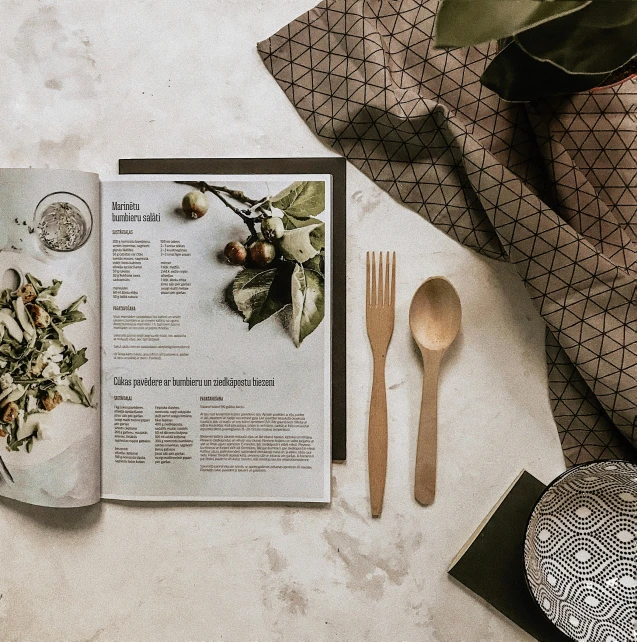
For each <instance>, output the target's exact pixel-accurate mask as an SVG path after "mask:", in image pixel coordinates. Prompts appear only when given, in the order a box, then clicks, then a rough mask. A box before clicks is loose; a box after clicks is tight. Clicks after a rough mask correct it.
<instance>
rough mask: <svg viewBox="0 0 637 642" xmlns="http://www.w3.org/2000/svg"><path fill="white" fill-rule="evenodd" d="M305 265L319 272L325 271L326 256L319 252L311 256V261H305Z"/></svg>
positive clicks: (307, 268) (308, 268) (306, 267)
mask: <svg viewBox="0 0 637 642" xmlns="http://www.w3.org/2000/svg"><path fill="white" fill-rule="evenodd" d="M303 267H304V268H305V269H306V270H314V271H315V272H319V273H320V274H324V273H325V270H324V268H325V266H324V257H323V255H322V254H317V255H316V256H315V257H314V258H311V259H310V260H309V261H305V263H303Z"/></svg>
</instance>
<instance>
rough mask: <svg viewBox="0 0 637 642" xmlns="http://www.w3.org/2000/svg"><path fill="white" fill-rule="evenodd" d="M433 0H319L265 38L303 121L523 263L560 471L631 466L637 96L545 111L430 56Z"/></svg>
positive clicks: (618, 91)
mask: <svg viewBox="0 0 637 642" xmlns="http://www.w3.org/2000/svg"><path fill="white" fill-rule="evenodd" d="M436 8H437V0H325V1H324V2H322V3H321V4H320V5H318V6H317V7H316V8H315V9H312V10H311V11H309V12H308V13H307V14H305V15H304V16H301V17H300V18H298V19H297V20H295V21H294V22H292V23H291V24H289V25H288V26H287V27H284V28H283V29H281V30H280V31H279V32H278V33H277V34H275V35H273V36H272V37H271V38H270V39H268V40H266V41H264V42H262V43H260V44H259V53H260V55H261V57H262V58H263V61H264V63H265V65H266V67H267V68H268V69H269V71H270V72H271V73H272V74H273V76H274V78H275V79H276V80H277V82H278V83H279V85H280V86H281V88H282V89H283V90H284V91H285V93H286V94H287V96H288V98H289V99H290V100H291V101H292V103H293V104H294V106H295V107H296V109H297V110H298V111H299V113H300V114H301V116H302V117H303V118H304V119H305V120H306V122H307V124H308V125H309V126H310V127H311V128H312V129H313V130H314V131H315V132H316V134H317V135H318V136H320V137H321V138H322V139H323V140H324V141H325V142H326V143H327V144H328V145H329V146H330V148H331V149H333V150H335V151H337V152H339V153H341V154H342V155H344V156H345V157H346V158H348V159H349V161H350V162H351V163H353V164H354V165H355V166H356V167H358V168H359V169H360V170H361V171H363V172H364V173H365V174H366V175H367V176H369V177H370V178H371V179H373V180H374V181H376V182H377V183H378V184H379V185H380V186H381V187H382V188H383V189H385V190H386V191H387V192H389V194H391V195H392V196H393V197H394V198H396V199H397V200H399V201H401V202H402V203H404V204H405V205H406V206H407V207H409V208H411V209H413V210H414V211H416V212H418V213H419V214H421V215H422V216H423V217H425V218H426V219H428V220H429V221H430V222H431V223H433V224H434V225H435V226H436V227H438V228H440V229H441V230H443V231H444V232H446V233H447V234H448V235H449V236H451V237H452V238H454V239H456V240H457V241H459V242H460V243H462V244H464V245H466V246H468V247H472V248H474V249H475V250H477V251H478V252H480V253H482V254H484V255H487V256H490V257H492V258H495V259H501V260H508V261H510V262H512V263H513V264H514V265H515V266H516V267H517V269H518V271H519V273H520V276H521V277H522V279H523V281H524V284H525V286H526V289H527V291H528V293H529V296H530V297H531V299H532V300H533V302H534V303H535V305H536V307H537V309H538V310H539V312H540V314H541V315H542V316H543V318H544V320H545V321H546V325H547V335H546V347H547V358H548V364H549V384H550V396H551V401H552V407H553V414H554V417H555V420H556V423H557V426H558V431H559V433H560V438H561V442H562V447H563V450H564V456H565V460H566V463H567V465H569V466H570V465H573V464H577V463H582V462H587V461H592V460H598V459H610V458H620V459H631V460H635V459H637V429H636V422H637V416H636V413H637V319H636V317H637V308H636V306H635V294H636V284H637V263H636V259H637V91H636V85H635V84H634V83H631V82H627V83H624V84H623V85H622V86H620V87H619V88H613V89H605V90H598V91H596V92H591V93H583V94H577V95H575V96H573V97H572V98H568V99H565V98H559V99H556V100H554V101H548V102H543V103H541V104H533V105H520V104H511V103H506V102H503V101H500V99H499V98H498V97H497V96H496V95H494V94H493V93H492V92H490V91H489V90H487V89H485V88H484V87H483V86H482V85H481V84H480V74H481V72H482V70H483V69H484V67H485V65H486V63H487V61H488V60H489V58H490V56H491V55H493V53H494V51H493V47H492V46H489V47H483V48H469V49H456V50H452V51H444V50H437V49H435V48H434V47H433V44H432V33H433V27H434V20H435V13H436Z"/></svg>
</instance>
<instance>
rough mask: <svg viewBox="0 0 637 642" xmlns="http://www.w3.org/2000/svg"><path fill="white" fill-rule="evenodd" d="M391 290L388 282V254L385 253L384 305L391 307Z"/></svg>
mask: <svg viewBox="0 0 637 642" xmlns="http://www.w3.org/2000/svg"><path fill="white" fill-rule="evenodd" d="M391 297H392V289H391V281H390V280H389V252H385V305H391Z"/></svg>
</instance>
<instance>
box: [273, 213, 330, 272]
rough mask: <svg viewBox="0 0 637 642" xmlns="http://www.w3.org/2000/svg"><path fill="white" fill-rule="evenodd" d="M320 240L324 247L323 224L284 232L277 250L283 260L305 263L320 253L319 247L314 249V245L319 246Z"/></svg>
mask: <svg viewBox="0 0 637 642" xmlns="http://www.w3.org/2000/svg"><path fill="white" fill-rule="evenodd" d="M321 238H322V239H323V245H325V225H324V224H323V223H314V224H312V225H306V226H305V227H299V228H296V229H293V230H286V231H285V232H284V233H283V236H282V237H281V238H280V239H279V249H280V250H281V254H282V255H283V258H286V259H288V260H289V261H297V262H298V263H305V261H307V260H309V259H311V258H314V257H315V256H316V255H317V254H318V253H319V252H320V250H321V247H320V246H319V247H316V245H317V244H319V245H320V242H321Z"/></svg>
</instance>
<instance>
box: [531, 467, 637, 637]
mask: <svg viewBox="0 0 637 642" xmlns="http://www.w3.org/2000/svg"><path fill="white" fill-rule="evenodd" d="M524 562H525V566H526V575H527V580H528V584H529V588H530V590H531V593H532V594H533V596H534V597H535V599H536V600H537V603H538V604H539V605H540V608H541V609H542V611H544V613H545V614H546V616H547V617H548V618H549V619H550V620H551V622H553V624H555V625H556V626H557V628H558V629H560V631H562V632H563V633H565V634H566V635H568V636H569V637H571V638H573V640H576V641H577V642H584V641H585V642H629V641H632V640H637V633H636V631H637V466H636V465H634V464H630V463H628V462H623V461H607V462H597V463H594V464H585V465H583V466H578V467H576V468H572V469H571V470H569V471H567V472H566V473H564V474H563V475H562V476H560V477H558V478H557V479H556V480H555V481H554V482H553V483H552V484H551V485H550V486H549V487H548V488H547V489H546V491H545V492H544V494H543V495H542V497H540V500H539V501H538V503H537V505H536V506H535V509H534V510H533V513H532V514H531V518H530V520H529V524H528V526H527V530H526V541H525V545H524Z"/></svg>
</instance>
